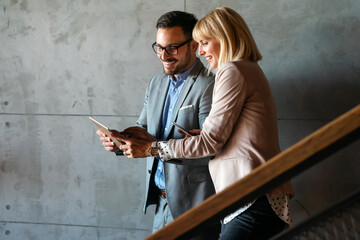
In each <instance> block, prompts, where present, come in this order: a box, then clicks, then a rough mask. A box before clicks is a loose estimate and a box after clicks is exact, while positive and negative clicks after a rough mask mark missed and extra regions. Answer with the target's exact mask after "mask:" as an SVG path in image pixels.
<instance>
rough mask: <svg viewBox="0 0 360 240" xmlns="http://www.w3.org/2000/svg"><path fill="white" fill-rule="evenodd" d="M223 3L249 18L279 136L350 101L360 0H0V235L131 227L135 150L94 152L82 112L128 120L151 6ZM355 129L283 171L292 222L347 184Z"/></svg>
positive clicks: (137, 163)
mask: <svg viewBox="0 0 360 240" xmlns="http://www.w3.org/2000/svg"><path fill="white" fill-rule="evenodd" d="M219 5H225V6H229V7H232V8H234V9H235V10H237V11H238V12H239V13H240V14H242V15H243V17H244V18H245V20H246V21H247V22H248V24H249V27H250V28H251V30H252V32H253V34H254V37H255V39H256V41H257V43H258V45H259V48H260V51H261V52H262V54H263V56H264V59H263V61H261V63H260V65H261V66H262V68H263V70H264V72H265V73H266V75H267V76H268V79H269V81H270V83H271V86H272V89H273V91H274V94H275V97H276V101H277V106H278V117H279V132H280V142H281V147H282V149H286V148H287V147H289V146H291V145H292V144H293V143H295V142H297V141H298V140H300V139H301V138H303V137H305V136H306V135H307V134H309V133H311V132H313V131H314V130H316V129H317V128H319V127H321V126H322V125H324V124H325V123H327V122H328V121H330V120H332V119H334V118H335V117H337V116H339V115H340V114H342V113H344V112H345V111H347V110H349V109H350V108H351V107H353V106H355V105H357V104H358V103H359V102H360V94H359V92H360V43H359V39H360V27H359V26H360V14H359V13H360V2H359V1H358V0H346V1H336V0H319V1H311V0H305V1H295V0H274V1H243V0H240V1H239V0H237V1H231V0H227V1H218V0H217V1H216V0H212V1H208V0H188V1H186V0H184V1H175V0H170V1H159V0H151V1H141V0H135V1H125V0H118V1H114V0H104V1H100V0H82V1H80V0H1V1H0V239H64V240H65V239H66V240H68V239H84V240H85V239H86V240H93V239H143V238H144V237H145V236H147V235H149V234H150V229H151V224H152V217H153V214H152V212H153V210H154V209H153V208H151V209H149V213H148V214H147V215H143V213H142V211H141V209H142V206H143V192H144V188H145V186H144V175H145V162H144V159H136V160H127V159H125V158H122V157H116V156H114V155H113V154H110V153H107V152H105V151H104V150H103V147H102V146H101V145H100V143H99V141H98V137H97V135H96V134H95V130H96V129H95V127H94V126H93V125H92V123H91V122H90V121H89V120H88V116H90V115H92V116H95V118H97V119H98V120H101V121H102V122H104V123H106V124H108V125H109V126H110V127H112V128H117V129H123V128H125V127H127V126H129V125H132V124H133V123H134V122H135V120H136V119H137V116H138V114H139V112H140V109H141V107H142V103H143V96H144V91H145V88H146V85H147V82H148V80H149V79H150V77H151V76H152V75H153V74H155V73H157V72H159V71H161V65H160V64H159V61H158V60H157V58H156V55H155V54H154V53H153V52H152V50H151V48H150V46H151V44H152V43H153V42H154V40H155V32H156V31H155V27H154V25H155V22H156V20H157V18H158V17H159V16H160V15H161V14H162V13H164V12H166V11H170V10H186V11H190V12H193V13H195V14H196V15H197V16H198V17H202V16H203V15H204V14H205V13H206V12H207V11H208V10H210V9H212V8H214V7H217V6H219ZM359 147H360V145H359V141H358V142H355V143H354V144H352V145H351V146H349V147H347V148H346V149H344V150H342V151H340V152H339V153H337V154H335V155H333V156H332V157H331V158H330V159H328V160H326V161H325V162H323V163H321V164H319V165H317V166H316V167H314V168H312V169H310V170H308V171H306V172H304V173H303V174H301V175H299V176H297V177H296V178H294V179H293V183H294V187H295V190H296V191H297V196H296V197H295V198H294V199H293V200H292V203H293V206H292V208H293V214H294V222H295V223H297V222H300V221H301V220H302V219H304V218H307V217H308V216H310V215H313V214H315V213H316V212H317V211H319V210H321V209H323V208H324V207H326V206H328V205H330V204H331V203H332V202H333V201H335V200H336V199H339V198H341V197H342V196H344V195H346V194H347V193H350V192H351V191H353V190H355V189H357V188H359V186H360V179H359V177H358V173H359V172H360V162H359V151H358V149H359Z"/></svg>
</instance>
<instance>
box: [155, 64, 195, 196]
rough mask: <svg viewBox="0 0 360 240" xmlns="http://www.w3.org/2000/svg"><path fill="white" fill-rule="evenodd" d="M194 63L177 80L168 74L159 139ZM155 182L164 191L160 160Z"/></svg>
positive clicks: (167, 125) (164, 132)
mask: <svg viewBox="0 0 360 240" xmlns="http://www.w3.org/2000/svg"><path fill="white" fill-rule="evenodd" d="M197 61H198V60H197ZM195 65H196V63H195V64H194V65H193V66H192V67H191V68H190V69H188V70H186V71H185V72H183V73H182V74H180V75H178V76H177V81H174V80H173V76H170V75H169V81H170V84H169V88H168V92H167V95H166V100H165V105H164V109H163V116H162V124H161V136H160V138H159V139H160V140H166V139H165V137H166V136H168V131H169V130H170V129H171V116H172V114H173V110H174V107H175V105H176V102H177V100H178V98H179V96H180V93H181V90H182V89H183V87H184V85H185V83H186V79H187V77H188V76H189V74H190V72H191V70H192V69H193V68H194V66H195ZM155 184H156V186H157V187H158V188H159V189H161V190H164V191H165V177H164V163H163V162H162V161H160V160H159V162H158V166H157V169H156V173H155Z"/></svg>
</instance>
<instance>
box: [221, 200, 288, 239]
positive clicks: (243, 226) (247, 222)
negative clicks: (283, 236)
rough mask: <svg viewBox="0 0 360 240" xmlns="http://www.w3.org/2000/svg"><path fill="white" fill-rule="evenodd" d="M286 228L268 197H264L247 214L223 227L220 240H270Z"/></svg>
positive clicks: (242, 214) (244, 213)
mask: <svg viewBox="0 0 360 240" xmlns="http://www.w3.org/2000/svg"><path fill="white" fill-rule="evenodd" d="M286 226H287V224H286V223H285V222H284V221H283V220H281V219H280V218H279V217H278V216H277V215H276V213H275V212H274V211H273V210H272V208H271V206H270V204H269V201H268V199H267V197H266V196H262V197H260V198H258V199H257V200H256V201H255V203H253V204H252V205H251V206H250V207H249V208H248V209H246V211H245V212H243V213H241V214H240V215H238V216H237V217H235V218H234V219H233V220H231V221H230V222H228V223H227V224H222V225H221V233H220V240H235V239H241V240H247V239H251V240H260V239H269V238H271V237H272V236H274V235H276V234H277V233H279V232H281V231H282V230H284V229H285V227H286Z"/></svg>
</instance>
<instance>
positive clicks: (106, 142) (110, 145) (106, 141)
mask: <svg viewBox="0 0 360 240" xmlns="http://www.w3.org/2000/svg"><path fill="white" fill-rule="evenodd" d="M113 131H115V130H113ZM116 132H117V131H116ZM96 134H98V135H100V141H102V144H103V146H104V148H105V150H106V151H109V152H118V151H120V149H119V148H118V147H117V146H116V145H115V144H114V142H113V141H111V139H110V137H108V136H106V134H105V133H103V132H102V131H101V130H100V129H99V130H97V131H96Z"/></svg>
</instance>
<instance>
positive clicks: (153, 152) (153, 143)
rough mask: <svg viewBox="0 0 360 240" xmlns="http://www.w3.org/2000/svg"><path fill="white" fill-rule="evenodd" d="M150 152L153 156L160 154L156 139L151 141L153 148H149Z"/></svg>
mask: <svg viewBox="0 0 360 240" xmlns="http://www.w3.org/2000/svg"><path fill="white" fill-rule="evenodd" d="M149 154H150V156H152V157H154V156H158V155H159V151H158V148H157V141H154V142H152V143H151V148H150V150H149Z"/></svg>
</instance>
